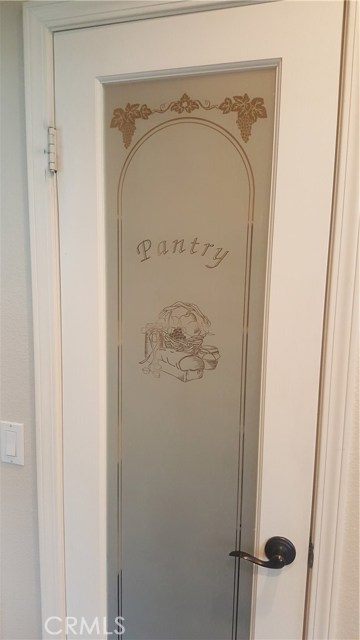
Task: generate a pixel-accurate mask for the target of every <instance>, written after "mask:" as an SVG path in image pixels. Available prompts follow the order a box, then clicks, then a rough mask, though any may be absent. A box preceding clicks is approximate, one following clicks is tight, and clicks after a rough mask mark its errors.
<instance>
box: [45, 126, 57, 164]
mask: <svg viewBox="0 0 360 640" xmlns="http://www.w3.org/2000/svg"><path fill="white" fill-rule="evenodd" d="M47 153H48V167H49V171H50V172H51V173H56V172H57V144H56V129H55V127H49V128H48V149H47Z"/></svg>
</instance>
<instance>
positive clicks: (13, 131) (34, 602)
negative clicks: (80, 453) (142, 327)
mask: <svg viewBox="0 0 360 640" xmlns="http://www.w3.org/2000/svg"><path fill="white" fill-rule="evenodd" d="M21 8H22V3H21V2H0V12H1V13H0V19H1V34H0V55H1V183H0V184H1V192H0V195H1V289H0V295H1V312H0V313H1V316H0V319H1V359H0V363H1V364H0V385H1V386H0V392H1V395H0V417H1V419H3V420H13V421H17V422H24V423H25V466H24V467H12V466H10V465H6V464H3V463H2V464H1V465H0V492H1V495H0V497H1V501H0V502H1V507H0V517H1V538H0V563H1V583H0V606H1V616H0V620H1V622H0V637H1V638H2V640H31V639H37V640H38V639H40V638H41V623H40V586H39V569H38V562H39V559H38V536H37V505H36V466H35V422H34V380H33V353H32V309H31V281H30V245H29V227H28V210H27V189H26V180H27V177H26V159H25V122H24V78H23V50H22V15H21ZM357 306H358V302H357V303H356V304H355V308H357ZM357 344H358V319H356V318H355V319H354V338H353V344H352V349H351V353H352V360H351V363H352V364H351V366H350V369H349V404H348V406H349V411H348V416H347V420H348V422H347V424H348V429H347V433H346V438H345V441H344V461H343V475H342V487H341V496H342V498H341V509H340V516H341V519H340V521H339V531H338V548H337V553H338V554H339V561H338V563H337V567H336V575H335V581H334V585H333V616H332V633H331V638H333V639H336V640H357V639H358V638H359V637H360V635H359V626H358V625H359V622H358V620H359V619H358V565H356V563H355V562H349V561H348V554H349V552H351V553H354V552H356V551H357V552H358V429H359V421H358V415H359V396H358V379H357V375H358V374H356V366H355V365H356V363H357V358H358V356H357V354H358V351H357V348H358V347H357ZM329 640H330V639H329Z"/></svg>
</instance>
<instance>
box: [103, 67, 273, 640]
mask: <svg viewBox="0 0 360 640" xmlns="http://www.w3.org/2000/svg"><path fill="white" fill-rule="evenodd" d="M275 80H276V70H275V69H274V68H264V69H256V70H255V69H253V70H242V71H236V72H235V71H231V72H230V71H225V72H224V71H222V72H221V73H207V74H204V75H198V76H197V75H192V76H180V77H179V76H177V77H176V76H173V77H168V78H155V79H154V78H153V79H144V80H141V81H131V82H129V81H126V82H125V81H124V82H118V83H116V84H111V85H105V91H104V94H105V125H106V126H105V142H106V149H105V170H106V207H107V236H108V247H107V249H108V251H107V255H108V288H107V290H108V335H109V341H108V342H109V349H108V372H109V416H110V418H109V513H110V517H109V541H110V548H111V549H112V550H113V557H112V558H111V559H110V562H109V569H110V570H109V575H110V581H109V591H110V597H109V601H110V605H109V606H110V607H112V608H114V607H115V606H116V607H117V606H118V607H119V614H120V615H122V616H123V617H124V626H125V629H126V632H125V638H127V639H129V640H145V639H147V640H201V639H204V640H205V639H206V640H210V639H213V640H222V639H223V640H225V639H230V638H236V637H237V638H241V637H244V638H246V637H248V635H249V620H250V611H251V584H252V573H251V570H249V568H244V567H243V566H241V567H240V565H239V563H238V562H237V561H234V559H233V558H230V557H229V552H230V551H232V550H233V549H235V548H239V545H240V538H241V537H242V541H241V544H242V545H244V544H246V545H247V549H248V550H250V551H251V549H252V545H253V531H254V524H255V521H254V516H255V496H256V473H257V471H256V470H257V447H258V422H259V402H260V382H261V345H262V332H263V319H264V299H265V279H266V259H267V245H268V227H269V201H270V183H271V160H272V153H273V148H272V147H273V129H274V115H273V113H274V100H275ZM118 344H119V348H118ZM116 458H118V462H119V467H118V469H119V472H118V473H117V471H116V469H117V459H116ZM118 575H119V580H118V581H117V577H118Z"/></svg>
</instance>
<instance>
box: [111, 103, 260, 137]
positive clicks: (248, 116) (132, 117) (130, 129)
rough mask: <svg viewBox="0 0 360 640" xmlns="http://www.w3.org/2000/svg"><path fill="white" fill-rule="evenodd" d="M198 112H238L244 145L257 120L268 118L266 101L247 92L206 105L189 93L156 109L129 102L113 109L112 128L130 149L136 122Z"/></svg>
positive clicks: (238, 123) (237, 122)
mask: <svg viewBox="0 0 360 640" xmlns="http://www.w3.org/2000/svg"><path fill="white" fill-rule="evenodd" d="M198 109H203V110H205V111H211V110H212V109H216V110H218V111H221V112H222V113H223V115H228V114H230V113H234V112H235V113H237V118H236V124H237V126H238V128H239V130H240V134H241V138H242V139H243V141H244V142H248V141H249V138H250V136H251V128H252V125H253V124H254V123H255V122H256V121H257V120H258V118H267V113H266V108H265V105H264V99H263V98H253V99H252V100H250V98H249V96H248V94H247V93H244V95H243V96H233V98H225V99H224V101H223V102H222V103H221V104H220V105H217V104H211V103H210V101H209V100H204V102H201V100H193V99H192V98H190V96H189V95H188V94H187V93H183V95H182V96H181V98H179V99H178V100H172V101H171V102H168V103H166V104H162V105H160V107H158V108H157V109H150V108H149V107H148V106H147V105H146V104H142V105H141V106H140V103H134V104H131V103H130V102H128V103H127V105H126V107H125V109H123V108H121V107H117V108H116V109H114V112H113V117H112V120H111V124H110V127H111V128H116V129H118V130H119V131H120V132H121V134H122V139H123V143H124V147H125V149H127V148H128V147H129V146H130V144H131V141H132V138H133V135H134V133H135V130H136V124H135V122H136V120H139V119H140V120H148V119H149V117H150V116H152V115H154V114H155V113H159V114H162V113H166V112H167V111H173V112H176V113H178V114H182V113H184V114H189V113H192V112H193V111H195V110H198Z"/></svg>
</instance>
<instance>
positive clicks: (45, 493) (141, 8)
mask: <svg viewBox="0 0 360 640" xmlns="http://www.w3.org/2000/svg"><path fill="white" fill-rule="evenodd" d="M239 4H247V3H242V2H236V1H235V2H211V1H210V2H206V3H202V5H201V10H204V11H205V10H209V9H217V8H223V7H225V6H234V5H239ZM134 5H135V3H131V6H130V3H113V2H98V3H87V2H82V3H66V2H65V3H56V4H55V5H54V3H51V2H49V3H43V2H40V3H37V2H34V3H32V2H30V3H27V4H26V5H25V6H24V40H25V74H26V105H27V149H28V169H29V210H30V232H31V254H32V285H33V307H34V358H35V385H36V412H37V473H38V509H39V537H40V540H39V545H40V565H41V566H40V572H41V604H42V618H43V622H44V621H45V620H46V619H47V618H48V617H49V616H55V615H57V616H59V617H60V618H62V619H63V618H65V616H66V602H65V568H64V534H63V531H64V525H63V475H62V407H61V397H62V390H61V331H60V312H61V309H60V285H59V282H60V280H59V275H60V274H59V249H58V221H57V193H56V180H55V179H54V176H53V174H51V173H50V172H49V170H48V167H47V155H46V151H47V126H50V125H53V124H54V112H53V109H54V107H53V105H54V100H53V97H54V96H53V59H52V38H53V33H54V32H55V31H58V30H64V29H72V28H79V27H84V26H95V25H99V24H109V23H115V22H119V21H126V20H129V19H130V18H131V19H144V18H146V17H150V16H154V15H170V14H173V13H182V12H191V11H198V10H199V7H198V6H197V5H195V4H194V3H193V2H188V1H185V2H182V1H181V2H176V4H174V3H171V2H162V3H159V2H157V3H156V5H152V7H151V8H149V6H148V3H144V2H137V3H136V5H135V6H134ZM146 5H147V6H146ZM356 13H357V3H348V4H347V8H346V12H345V25H344V46H343V69H342V79H341V94H340V107H341V108H340V112H339V130H338V145H337V157H336V170H335V178H334V195H333V214H332V230H331V241H330V251H329V265H328V283H327V304H326V310H325V311H326V312H325V325H324V337H323V359H322V379H321V389H320V396H319V427H318V428H319V435H318V454H317V469H316V476H315V478H316V482H315V492H314V510H313V511H314V515H313V536H314V537H313V542H314V543H315V549H318V553H315V561H314V567H313V569H312V571H311V574H312V577H311V580H310V579H309V589H308V610H309V618H308V625H307V635H306V637H309V638H319V637H327V636H328V627H329V615H330V614H329V611H330V606H331V590H330V588H329V585H331V583H332V580H331V576H332V572H333V570H334V563H333V562H332V563H330V568H329V558H333V559H334V557H335V539H336V527H337V520H338V505H337V500H334V496H335V495H336V496H337V495H338V494H339V490H340V479H341V455H340V453H341V442H342V439H343V436H344V427H345V406H346V385H345V384H344V380H346V371H347V365H348V349H347V348H344V345H347V346H348V345H349V342H350V332H351V318H352V303H353V292H354V287H355V276H356V252H357V234H356V233H354V229H356V228H357V224H358V221H357V211H356V175H357V172H356V161H357V155H356V139H357V138H356V130H355V127H356V123H355V114H356V108H355V106H354V103H355V100H356V95H357V92H356V90H355V91H353V93H352V92H351V88H352V83H353V82H355V81H356V80H357V77H358V76H357V75H356V64H354V63H355V57H354V56H355V52H356V33H357V31H356V20H357V16H356ZM354 96H355V97H354ZM352 128H353V129H352ZM354 130H355V133H354ZM351 140H352V141H353V142H352V146H351V144H350V146H349V144H348V143H349V141H351ZM354 140H355V142H354ZM351 154H352V155H351ZM344 202H345V205H344ZM340 305H341V314H339V313H338V311H339V309H340ZM329 469H331V471H329ZM102 489H103V492H104V499H105V487H103V488H102ZM325 532H326V536H325V535H324V534H325ZM49 637H50V636H49Z"/></svg>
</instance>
